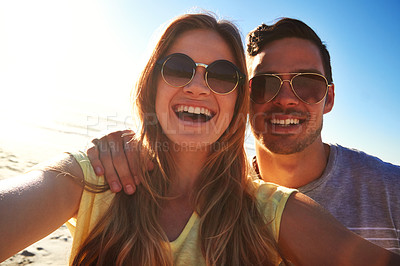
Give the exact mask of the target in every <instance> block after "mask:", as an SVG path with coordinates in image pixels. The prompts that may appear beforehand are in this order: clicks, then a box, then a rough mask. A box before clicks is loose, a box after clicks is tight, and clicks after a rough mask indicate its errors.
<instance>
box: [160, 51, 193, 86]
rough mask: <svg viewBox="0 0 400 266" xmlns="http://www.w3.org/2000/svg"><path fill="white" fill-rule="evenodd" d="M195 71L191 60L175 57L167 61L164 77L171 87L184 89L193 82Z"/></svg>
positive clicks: (179, 56)
mask: <svg viewBox="0 0 400 266" xmlns="http://www.w3.org/2000/svg"><path fill="white" fill-rule="evenodd" d="M194 70H195V65H194V63H193V62H192V61H191V60H190V59H189V58H187V57H185V56H183V55H174V56H171V57H170V58H168V59H167V61H165V63H164V65H163V68H162V75H163V78H164V80H165V81H166V82H167V83H168V84H169V85H171V86H174V87H182V86H185V85H186V84H188V83H189V82H190V81H191V79H192V77H193V73H194Z"/></svg>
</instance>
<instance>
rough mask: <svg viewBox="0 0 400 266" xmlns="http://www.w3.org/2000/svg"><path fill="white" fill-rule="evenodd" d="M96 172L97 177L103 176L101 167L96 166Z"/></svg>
mask: <svg viewBox="0 0 400 266" xmlns="http://www.w3.org/2000/svg"><path fill="white" fill-rule="evenodd" d="M94 171H95V172H96V174H97V175H101V168H100V166H96V167H95V168H94Z"/></svg>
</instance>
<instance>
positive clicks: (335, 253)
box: [278, 193, 400, 265]
mask: <svg viewBox="0 0 400 266" xmlns="http://www.w3.org/2000/svg"><path fill="white" fill-rule="evenodd" d="M278 244H279V247H280V248H281V250H282V252H283V254H284V255H285V257H287V259H289V260H290V261H292V262H293V263H294V264H295V265H400V256H399V255H397V254H395V253H392V252H390V251H388V250H386V249H384V248H382V247H379V246H376V245H374V244H372V243H371V242H369V241H367V240H365V239H363V238H361V237H360V236H358V235H356V234H354V233H353V232H351V231H349V230H348V229H347V228H345V227H344V226H343V225H342V224H341V223H339V222H338V221H337V220H336V219H335V218H333V216H332V215H330V214H329V213H328V212H326V211H325V210H324V209H323V208H322V207H321V206H319V205H318V204H317V203H316V202H314V201H313V200H312V199H310V198H308V197H307V196H305V195H303V194H301V193H295V194H293V195H291V196H290V198H289V199H288V202H287V204H286V207H285V210H284V212H283V215H282V220H281V229H280V234H279V243H278Z"/></svg>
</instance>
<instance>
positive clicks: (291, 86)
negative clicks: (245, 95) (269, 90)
mask: <svg viewBox="0 0 400 266" xmlns="http://www.w3.org/2000/svg"><path fill="white" fill-rule="evenodd" d="M283 75H293V77H291V78H290V79H282V78H281V77H280V76H283ZM301 75H315V76H320V77H322V78H323V79H324V80H325V83H326V90H325V93H324V96H323V97H322V99H321V100H319V101H318V102H315V103H309V102H306V101H305V100H303V99H302V98H301V97H300V96H299V95H298V94H297V92H296V90H295V89H294V88H293V79H294V78H295V77H298V76H301ZM259 76H272V77H277V78H278V79H279V80H280V81H281V84H280V85H279V89H278V90H277V91H276V93H275V94H274V96H273V97H272V98H271V99H270V100H268V101H265V102H262V103H258V102H256V101H254V100H253V98H252V97H251V92H250V99H251V100H252V101H253V102H254V103H257V104H264V103H269V102H270V101H272V100H273V99H275V97H276V96H277V95H278V94H279V92H280V91H281V88H282V85H283V83H284V82H285V81H288V82H289V84H290V88H291V89H292V92H293V93H294V95H296V97H297V99H299V100H300V101H302V102H303V103H306V104H310V105H311V104H319V103H320V102H322V101H323V100H324V99H325V97H326V95H327V94H328V90H329V87H330V86H332V84H329V83H328V80H327V79H326V77H325V76H324V75H322V74H319V73H307V72H304V73H277V74H257V75H255V76H254V77H252V78H251V79H250V81H251V80H252V79H253V78H255V77H259ZM250 89H251V88H250Z"/></svg>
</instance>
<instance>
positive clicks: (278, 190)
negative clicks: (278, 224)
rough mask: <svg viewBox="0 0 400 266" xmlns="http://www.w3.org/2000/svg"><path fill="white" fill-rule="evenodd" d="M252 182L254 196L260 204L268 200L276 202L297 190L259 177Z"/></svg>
mask: <svg viewBox="0 0 400 266" xmlns="http://www.w3.org/2000/svg"><path fill="white" fill-rule="evenodd" d="M252 183H253V185H254V187H255V190H254V191H255V196H256V198H257V201H258V202H259V203H260V204H263V203H264V204H265V203H269V202H270V201H273V202H274V203H278V202H280V201H281V200H283V199H287V198H288V197H289V196H290V195H291V194H292V193H293V192H296V191H297V190H296V189H292V188H287V187H284V186H280V185H277V184H274V183H270V182H265V181H263V180H261V179H257V180H253V181H252Z"/></svg>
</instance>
